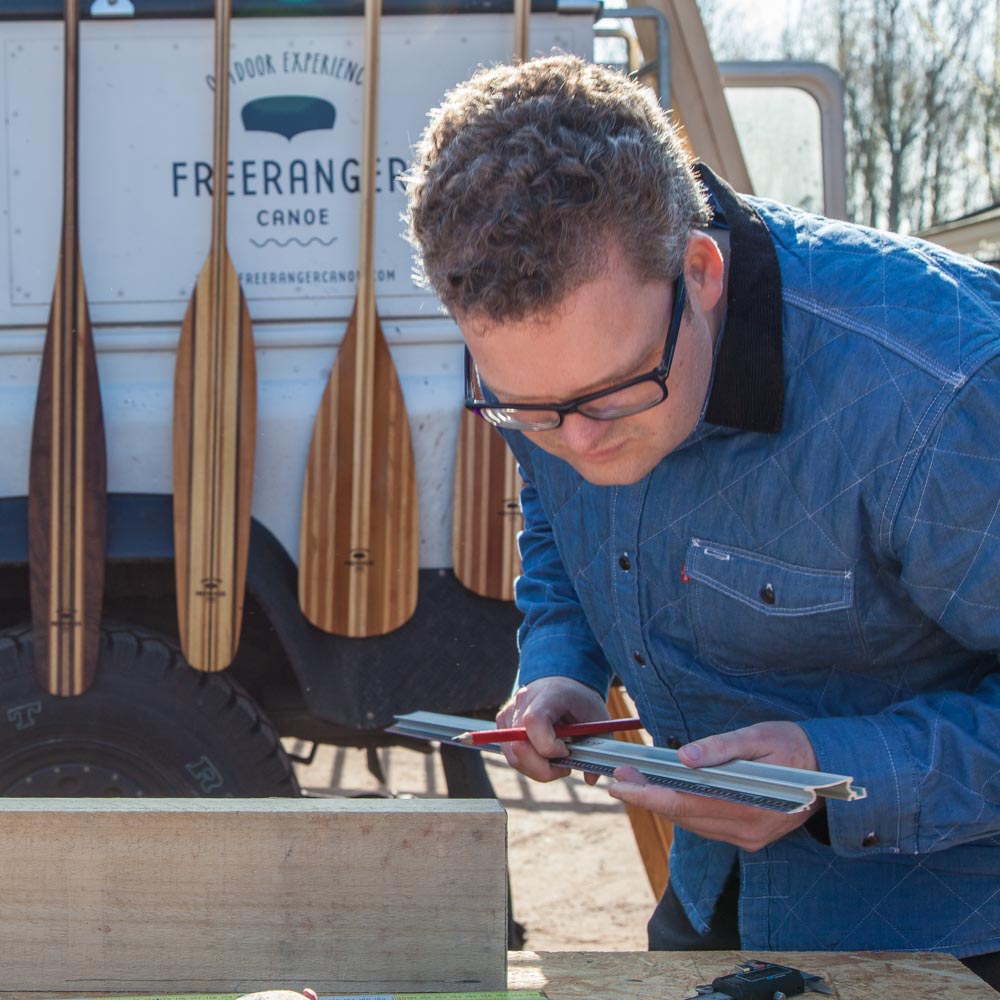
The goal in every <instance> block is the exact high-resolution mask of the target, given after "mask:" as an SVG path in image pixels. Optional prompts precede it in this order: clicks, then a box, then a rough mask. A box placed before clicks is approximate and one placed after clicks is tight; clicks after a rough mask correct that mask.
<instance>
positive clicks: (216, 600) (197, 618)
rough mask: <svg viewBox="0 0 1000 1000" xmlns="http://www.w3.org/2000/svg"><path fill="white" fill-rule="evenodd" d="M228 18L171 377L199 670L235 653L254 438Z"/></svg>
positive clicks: (185, 593) (179, 540)
mask: <svg viewBox="0 0 1000 1000" xmlns="http://www.w3.org/2000/svg"><path fill="white" fill-rule="evenodd" d="M229 14H230V0H216V8H215V80H216V87H215V119H214V122H215V134H214V161H213V175H212V176H213V178H214V179H215V180H214V182H213V186H212V188H213V189H212V238H211V246H210V249H209V253H208V259H207V260H206V262H205V265H204V267H203V268H202V270H201V273H200V274H199V276H198V281H197V284H196V285H195V289H194V293H193V295H192V297H191V301H190V303H189V304H188V309H187V314H186V315H185V317H184V323H183V326H182V327H181V336H180V341H179V343H178V347H177V363H176V369H175V374H174V427H173V465H174V483H173V486H174V551H175V570H176V580H177V621H178V628H179V631H180V639H181V648H182V649H183V651H184V656H185V658H186V659H187V661H188V663H190V664H191V666H193V667H196V668H197V669H199V670H208V671H215V670H223V669H225V668H226V667H227V666H229V664H230V663H231V662H232V659H233V657H234V656H235V655H236V650H237V647H238V646H239V639H240V629H241V627H242V623H243V597H244V592H245V589H246V567H247V552H248V548H249V544H250V511H251V495H252V490H253V466H254V443H255V442H254V438H255V435H256V429H257V374H256V358H255V354H254V344H253V330H252V327H251V323H250V313H249V310H248V309H247V304H246V300H245V298H244V296H243V291H242V289H241V288H240V283H239V278H238V277H237V275H236V269H235V268H234V267H233V263H232V261H231V260H230V257H229V250H228V247H227V244H226V208H227V191H226V184H225V177H226V175H227V173H228V167H227V163H228V160H229V153H228V149H229ZM219 178H222V182H221V183H220V182H219Z"/></svg>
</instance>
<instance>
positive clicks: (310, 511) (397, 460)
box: [299, 0, 420, 637]
mask: <svg viewBox="0 0 1000 1000" xmlns="http://www.w3.org/2000/svg"><path fill="white" fill-rule="evenodd" d="M381 9H382V4H381V0H365V70H364V73H365V81H364V84H365V94H364V101H365V115H364V137H363V142H362V156H361V164H362V168H361V250H360V264H359V277H358V290H357V296H356V298H355V302H354V310H353V312H352V313H351V318H350V322H349V323H348V325H347V332H346V333H345V335H344V340H343V343H342V344H341V346H340V351H339V352H338V354H337V360H336V363H335V364H334V366H333V370H332V371H331V373H330V378H329V381H328V383H327V385H326V389H325V390H324V393H323V399H322V401H321V403H320V409H319V413H318V414H317V416H316V423H315V427H314V428H313V436H312V441H311V443H310V446H309V460H308V464H307V467H306V476H305V484H304V487H303V495H302V524H301V529H300V536H299V604H300V606H301V608H302V612H303V614H304V615H305V616H306V617H307V618H308V619H309V621H311V622H312V623H313V624H314V625H316V626H318V627H319V628H321V629H324V630H325V631H327V632H332V633H335V634H337V635H346V636H356V637H363V636H372V635H383V634H385V633H386V632H391V631H392V630H393V629H395V628H398V627H399V626H400V625H402V624H403V623H404V622H406V621H407V619H409V618H410V616H411V615H412V614H413V611H414V609H415V607H416V603H417V570H418V556H419V541H420V536H419V525H418V521H417V487H416V478H415V474H414V467H413V446H412V442H411V440H410V425H409V420H408V418H407V415H406V408H405V405H404V401H403V393H402V390H401V388H400V385H399V379H398V377H397V375H396V369H395V367H394V366H393V363H392V357H391V356H390V354H389V349H388V347H387V345H386V342H385V337H384V335H383V333H382V325H381V323H380V322H379V317H378V312H377V308H376V302H375V278H374V273H373V268H374V259H375V253H374V243H375V229H374V223H375V165H376V164H375V157H376V149H377V143H376V140H377V121H378V116H377V100H378V72H379V19H380V16H381Z"/></svg>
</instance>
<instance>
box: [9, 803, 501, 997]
mask: <svg viewBox="0 0 1000 1000" xmlns="http://www.w3.org/2000/svg"><path fill="white" fill-rule="evenodd" d="M505 848H506V816H505V814H504V811H503V808H502V807H501V806H500V805H499V803H497V802H495V801H491V800H458V799H455V800H451V799H443V800H416V799H410V800H376V799H366V800H357V799H323V800H318V799H304V800H292V799H258V800H254V799H249V800H225V799H216V800H207V799H201V800H199V799H149V800H147V801H145V802H143V801H141V800H136V799H128V800H126V799H119V800H99V799H91V800H87V799H61V800H60V799H50V800H44V799H4V800H3V803H2V805H0V866H2V868H3V871H4V884H5V891H4V894H3V897H2V899H0V940H2V941H3V942H4V956H3V984H2V987H0V988H2V989H4V990H35V991H44V992H45V994H46V995H50V991H56V990H73V991H75V992H74V994H73V995H74V996H76V997H81V996H92V995H93V994H94V993H98V992H100V991H113V992H114V993H117V994H134V993H141V992H155V993H159V994H161V995H162V994H174V993H182V992H206V993H207V992H220V993H224V992H230V991H232V992H250V991H251V990H260V989H274V988H281V987H289V986H295V987H296V988H301V986H305V985H309V986H311V987H312V988H313V989H315V990H317V991H319V992H322V993H326V994H329V993H335V994H344V993H354V992H363V991H367V990H369V989H370V990H373V991H377V992H397V991H399V992H403V991H406V992H418V991H428V992H430V991H441V992H457V991H459V990H468V991H475V990H496V989H502V988H503V984H504V982H505V977H506V954H507V953H506V948H507V942H506V921H507V896H506V858H505ZM83 859H85V860H83ZM35 995H36V996H38V995H39V993H36V994H35Z"/></svg>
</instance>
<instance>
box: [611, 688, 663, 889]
mask: <svg viewBox="0 0 1000 1000" xmlns="http://www.w3.org/2000/svg"><path fill="white" fill-rule="evenodd" d="M608 711H609V712H610V713H611V717H612V718H613V719H624V718H628V717H630V716H632V715H634V714H635V712H634V709H633V707H632V706H631V705H630V704H629V703H628V702H627V701H626V699H625V695H624V694H623V692H622V689H621V688H619V687H612V688H611V690H610V691H609V692H608ZM615 739H618V740H623V741H624V742H626V743H645V742H646V740H645V739H644V738H643V735H642V733H641V732H636V731H635V730H626V731H624V732H619V733H616V734H615ZM625 813H626V815H627V816H628V820H629V823H631V824H632V835H633V836H634V837H635V844H636V847H638V848H639V857H641V858H642V864H643V867H644V868H645V869H646V877H647V878H648V879H649V887H650V888H651V889H652V890H653V895H654V896H655V897H656V898H657V899H659V898H660V896H662V895H663V890H664V889H666V887H667V881H668V880H669V878H670V845H671V844H672V843H673V840H674V825H673V823H671V822H670V821H669V820H666V819H664V818H663V817H662V816H658V815H657V814H656V813H653V812H650V811H649V810H648V809H643V808H641V807H640V806H634V805H632V804H630V803H628V802H626V803H625Z"/></svg>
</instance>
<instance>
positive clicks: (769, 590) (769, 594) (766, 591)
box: [760, 583, 775, 604]
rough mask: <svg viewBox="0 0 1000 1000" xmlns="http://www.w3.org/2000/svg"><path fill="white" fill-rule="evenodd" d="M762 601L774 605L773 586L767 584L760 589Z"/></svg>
mask: <svg viewBox="0 0 1000 1000" xmlns="http://www.w3.org/2000/svg"><path fill="white" fill-rule="evenodd" d="M760 599H761V600H762V601H763V602H764V603H765V604H774V602H775V596H774V587H772V586H771V584H769V583H765V584H764V586H763V587H761V588H760Z"/></svg>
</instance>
